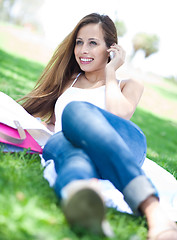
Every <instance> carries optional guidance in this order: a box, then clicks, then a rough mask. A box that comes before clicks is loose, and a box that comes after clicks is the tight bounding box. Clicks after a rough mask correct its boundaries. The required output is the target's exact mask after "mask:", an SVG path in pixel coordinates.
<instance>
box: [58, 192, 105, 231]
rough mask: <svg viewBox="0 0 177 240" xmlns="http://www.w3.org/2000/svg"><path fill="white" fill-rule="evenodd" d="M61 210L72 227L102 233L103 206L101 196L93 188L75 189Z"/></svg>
mask: <svg viewBox="0 0 177 240" xmlns="http://www.w3.org/2000/svg"><path fill="white" fill-rule="evenodd" d="M63 212H64V214H65V217H66V219H67V221H68V223H69V224H70V225H71V226H72V227H74V228H78V229H79V228H83V229H86V230H89V231H90V232H92V233H95V234H103V235H104V232H103V229H102V222H103V220H104V216H105V206H104V202H103V200H102V198H101V197H100V196H99V194H98V193H97V192H96V191H94V190H93V189H91V188H84V189H81V190H79V191H77V192H76V193H75V194H74V195H73V196H71V197H70V198H69V199H68V201H67V202H66V203H65V204H64V205H63Z"/></svg>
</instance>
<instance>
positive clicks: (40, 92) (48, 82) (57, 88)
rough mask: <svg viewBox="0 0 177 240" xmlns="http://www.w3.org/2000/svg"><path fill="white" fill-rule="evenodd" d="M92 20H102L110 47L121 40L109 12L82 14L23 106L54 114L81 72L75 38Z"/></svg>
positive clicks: (46, 115)
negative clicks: (67, 86)
mask: <svg viewBox="0 0 177 240" xmlns="http://www.w3.org/2000/svg"><path fill="white" fill-rule="evenodd" d="M90 23H95V24H98V23H99V24H101V27H102V30H103V35H104V39H105V42H106V46H107V47H108V48H109V47H110V46H111V45H112V44H113V43H117V30H116V27H115V25H114V23H113V21H112V20H111V19H110V18H109V17H108V16H107V15H100V14H97V13H92V14H89V15H87V16H85V17H84V18H82V19H81V20H80V21H79V23H78V24H77V25H76V27H75V28H74V29H73V31H72V32H71V33H70V34H69V35H68V36H67V37H66V38H65V39H64V40H63V42H62V43H61V44H59V46H58V48H57V49H56V51H55V52H54V54H53V56H52V58H51V60H50V61H49V63H48V65H47V66H46V68H45V69H44V71H43V73H42V75H41V77H40V78H39V80H38V82H37V84H36V86H35V87H34V89H33V90H32V91H31V92H30V93H29V94H28V95H26V96H25V97H24V98H23V99H22V100H23V103H22V106H23V107H24V108H25V109H26V110H27V111H28V112H29V113H30V114H32V115H34V116H38V117H41V118H42V119H48V120H49V119H50V118H51V116H52V114H53V111H54V106H55V102H56V100H57V99H58V97H59V96H60V95H61V94H62V91H63V89H64V87H65V86H66V84H67V83H68V81H70V80H71V78H72V76H73V75H74V74H75V73H79V72H81V69H80V67H79V65H78V63H77V62H76V60H75V56H74V47H75V41H76V37H77V34H78V31H79V30H80V29H81V28H82V27H83V26H85V25H87V24H90Z"/></svg>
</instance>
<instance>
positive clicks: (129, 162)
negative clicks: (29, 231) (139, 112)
mask: <svg viewBox="0 0 177 240" xmlns="http://www.w3.org/2000/svg"><path fill="white" fill-rule="evenodd" d="M145 156H146V138H145V136H144V134H143V132H142V131H141V130H140V128H139V127H138V126H136V125H135V124H134V123H132V122H131V121H129V120H125V119H122V118H120V117H118V116H116V115H114V114H111V113H109V112H107V111H105V110H103V109H100V108H98V107H96V106H94V105H92V104H90V103H87V102H78V101H76V102H71V103H69V104H68V105H67V106H66V107H65V109H64V111H63V114H62V132H58V133H56V134H54V135H53V136H52V137H51V138H50V139H49V141H48V142H47V144H46V145H45V147H44V150H43V158H44V159H45V160H49V159H53V160H54V163H55V169H56V172H57V174H58V176H57V179H56V183H55V187H54V188H55V191H56V193H57V195H58V196H59V197H61V190H62V188H63V187H64V186H65V185H67V184H68V183H70V182H71V181H73V180H78V179H90V178H100V179H107V180H109V181H111V182H112V183H113V184H114V186H115V187H116V188H117V189H118V190H119V191H121V192H122V193H123V195H124V199H125V201H126V202H127V203H128V204H129V206H130V207H131V209H132V210H133V211H134V212H136V211H137V210H138V207H139V205H140V204H141V202H142V201H144V200H145V199H146V198H147V197H149V196H150V195H153V194H154V195H157V193H156V189H155V188H154V186H153V185H152V183H151V182H150V181H149V180H148V179H147V177H146V176H145V174H144V172H143V170H142V169H141V165H142V164H143V162H144V159H145Z"/></svg>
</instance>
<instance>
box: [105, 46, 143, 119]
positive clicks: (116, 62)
mask: <svg viewBox="0 0 177 240" xmlns="http://www.w3.org/2000/svg"><path fill="white" fill-rule="evenodd" d="M111 50H114V52H115V57H114V58H113V59H112V60H111V61H110V62H109V63H108V64H107V66H106V109H107V110H108V111H109V112H111V113H113V114H115V115H117V116H119V117H122V118H124V119H128V120H129V119H130V118H131V117H132V115H133V113H134V112H135V109H136V106H137V104H138V102H139V100H140V98H141V95H142V93H143V89H144V86H143V84H142V83H141V82H138V81H136V80H134V79H128V80H124V81H122V82H121V85H120V86H119V83H118V81H117V79H116V70H117V69H118V68H119V67H120V66H121V65H122V64H123V63H124V59H125V52H124V50H123V49H122V48H121V47H120V46H117V45H115V46H113V47H112V48H111ZM109 51H110V49H109Z"/></svg>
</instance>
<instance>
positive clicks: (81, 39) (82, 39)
mask: <svg viewBox="0 0 177 240" xmlns="http://www.w3.org/2000/svg"><path fill="white" fill-rule="evenodd" d="M77 39H80V40H83V39H82V38H81V37H78V38H76V40H77ZM88 40H97V41H99V39H97V38H89V39H88Z"/></svg>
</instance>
